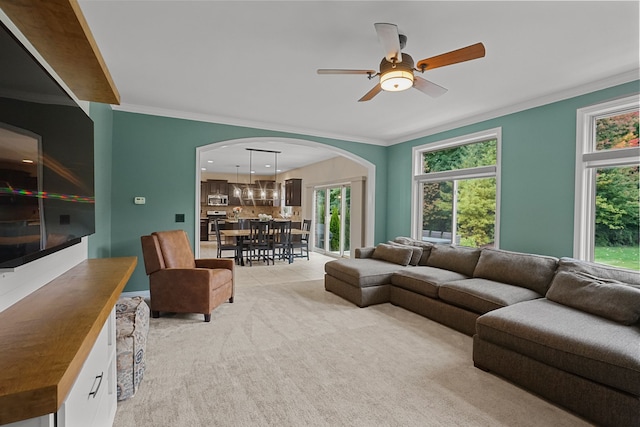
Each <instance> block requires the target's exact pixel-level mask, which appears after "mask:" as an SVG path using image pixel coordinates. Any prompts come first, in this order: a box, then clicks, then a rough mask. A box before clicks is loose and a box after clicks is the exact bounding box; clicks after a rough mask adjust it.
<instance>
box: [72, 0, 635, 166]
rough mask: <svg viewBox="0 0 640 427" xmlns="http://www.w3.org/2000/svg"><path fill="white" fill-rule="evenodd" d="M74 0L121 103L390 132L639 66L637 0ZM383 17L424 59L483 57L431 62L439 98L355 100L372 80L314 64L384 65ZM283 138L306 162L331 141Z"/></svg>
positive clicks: (397, 134)
mask: <svg viewBox="0 0 640 427" xmlns="http://www.w3.org/2000/svg"><path fill="white" fill-rule="evenodd" d="M79 3H80V6H81V8H82V11H83V13H84V14H85V17H86V19H87V22H88V24H89V27H90V28H91V31H92V32H93V35H94V37H95V39H96V42H97V44H98V47H99V49H100V51H101V53H102V55H103V57H104V59H105V61H106V64H107V67H108V68H109V70H110V72H111V74H112V77H113V79H114V81H115V84H116V86H117V88H118V90H119V92H120V94H121V99H122V105H121V106H120V107H118V108H120V109H123V110H126V111H136V112H144V113H151V114H159V115H167V116H172V117H183V118H190V119H195V120H204V121H213V122H217V123H228V124H234V125H240V126H250V127H257V128H262V129H272V130H280V131H287V132H294V133H302V134H308V135H316V136H324V137H334V138H339V139H344V140H351V141H357V142H366V143H372V144H380V145H390V144H393V143H397V142H401V141H406V140H409V139H413V138H416V137H419V136H424V135H427V134H430V133H434V132H436V131H440V130H444V129H448V128H451V127H455V126H459V125H462V124H466V123H471V122H474V121H478V120H481V119H485V118H489V117H494V116H497V115H499V114H505V113H508V112H511V111H516V110H518V109H523V108H528V107H531V106H535V105H540V104H542V103H546V102H552V101H555V100H557V99H562V98H565V97H569V96H575V95H578V94H581V93H586V92H589V91H592V90H596V89H600V88H603V87H607V86H611V85H614V84H619V83H624V82H627V81H631V80H634V79H637V78H638V70H639V53H638V52H639V50H640V46H639V33H638V22H639V7H638V5H639V3H638V2H637V1H627V2H610V1H603V2H596V1H587V2H578V1H570V2H553V1H535V2H521V1H511V2H481V1H471V2H460V1H447V2H442V1H441V2H430V1H411V2H402V1H368V2H367V1H351V2H349V1H282V2H275V1H253V2H249V1H114V0H80V1H79ZM375 22H390V23H395V24H397V25H398V26H399V27H400V29H401V30H402V31H403V32H404V33H405V34H406V35H407V37H408V42H407V46H406V47H405V49H404V52H406V53H409V54H411V55H412V56H413V58H414V60H415V61H416V62H417V61H418V60H420V59H423V58H427V57H431V56H434V55H437V54H440V53H444V52H448V51H451V50H454V49H458V48H461V47H464V46H468V45H471V44H474V43H476V42H482V43H484V45H485V48H486V57H485V58H482V59H477V60H473V61H469V62H464V63H460V64H456V65H451V66H447V67H443V68H438V69H435V70H432V71H427V72H426V73H425V75H424V76H423V77H425V78H427V79H429V80H431V81H433V82H435V83H437V84H439V85H441V86H444V87H446V88H448V89H449V91H448V92H447V93H446V94H445V95H443V96H441V97H439V98H430V97H428V96H426V95H424V94H422V93H421V92H419V91H417V90H414V89H410V90H407V91H405V92H399V93H388V92H383V93H380V94H379V95H378V96H377V97H375V98H374V99H373V100H372V101H369V102H362V103H360V102H357V100H358V99H359V98H360V97H362V95H364V94H365V93H366V92H367V91H368V90H369V89H370V88H371V87H373V86H374V85H375V84H376V81H375V80H373V81H369V80H368V79H367V77H366V76H362V75H323V76H320V75H317V74H316V69H318V68H355V69H377V68H378V64H379V62H380V60H381V58H382V57H383V56H384V55H383V51H382V48H381V47H380V45H379V44H378V40H377V36H376V32H375V30H374V26H373V24H374V23H375ZM231 148H233V147H230V148H227V149H226V150H231ZM235 148H236V150H235V151H236V154H233V152H232V151H224V152H223V151H220V150H218V151H217V152H216V153H215V157H217V158H218V159H226V164H225V166H224V167H226V168H227V171H233V172H235V165H236V164H238V162H241V161H242V163H240V164H241V165H244V166H245V168H246V167H247V161H248V159H247V153H246V151H245V150H244V148H245V147H240V146H236V147H235ZM256 148H260V147H256ZM284 148H285V149H286V151H287V152H290V153H291V154H292V157H299V155H302V157H305V158H306V159H307V160H305V161H307V162H308V163H309V162H315V161H318V160H319V159H322V155H324V156H325V157H324V158H327V157H331V156H333V155H335V154H331V153H326V152H325V153H321V152H322V150H315V151H314V152H308V150H310V148H309V147H307V146H285V147H284ZM307 152H308V153H307ZM305 153H307V154H306V156H305ZM294 154H295V156H294ZM236 155H237V156H238V157H235V156H236ZM203 157H205V156H203ZM282 166H283V169H284V163H283V165H282ZM298 166H300V165H298ZM219 167H220V168H223V165H219ZM216 170H218V169H216ZM284 170H286V169H284ZM220 171H223V170H222V169H220Z"/></svg>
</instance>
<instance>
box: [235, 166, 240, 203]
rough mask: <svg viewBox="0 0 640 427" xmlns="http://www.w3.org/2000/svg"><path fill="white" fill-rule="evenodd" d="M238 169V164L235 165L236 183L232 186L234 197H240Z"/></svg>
mask: <svg viewBox="0 0 640 427" xmlns="http://www.w3.org/2000/svg"><path fill="white" fill-rule="evenodd" d="M239 169H240V165H236V185H235V186H234V188H233V195H234V196H236V197H240V194H241V192H240V187H239V185H240V181H239V180H238V170H239Z"/></svg>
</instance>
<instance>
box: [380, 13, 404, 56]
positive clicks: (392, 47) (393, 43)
mask: <svg viewBox="0 0 640 427" xmlns="http://www.w3.org/2000/svg"><path fill="white" fill-rule="evenodd" d="M373 26H374V27H376V33H378V41H379V42H380V44H381V45H382V49H383V50H384V54H385V57H386V58H387V61H389V62H392V59H393V58H395V61H396V62H402V53H401V52H400V34H399V33H398V26H397V25H395V24H385V23H377V24H373Z"/></svg>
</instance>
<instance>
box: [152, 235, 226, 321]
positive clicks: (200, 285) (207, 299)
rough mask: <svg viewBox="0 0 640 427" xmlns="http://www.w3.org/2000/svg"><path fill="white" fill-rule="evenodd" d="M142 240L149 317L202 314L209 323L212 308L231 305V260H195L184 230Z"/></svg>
mask: <svg viewBox="0 0 640 427" xmlns="http://www.w3.org/2000/svg"><path fill="white" fill-rule="evenodd" d="M141 241H142V255H143V257H144V267H145V270H146V272H147V275H148V276H149V291H150V293H151V315H152V317H154V318H157V317H160V312H161V311H164V312H170V313H202V314H204V321H205V322H209V321H210V320H211V311H212V310H213V309H214V308H216V307H217V306H219V305H220V304H222V303H223V302H225V301H227V300H228V301H229V302H231V303H232V302H233V294H234V288H233V280H234V270H233V267H234V263H233V260H231V259H219V258H211V259H194V256H193V252H192V250H191V244H190V243H189V238H188V237H187V233H186V232H185V231H184V230H171V231H158V232H155V233H152V234H151V235H149V236H142V237H141Z"/></svg>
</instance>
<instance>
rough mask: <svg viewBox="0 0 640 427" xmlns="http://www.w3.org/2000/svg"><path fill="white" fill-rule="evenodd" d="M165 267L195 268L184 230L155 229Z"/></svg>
mask: <svg viewBox="0 0 640 427" xmlns="http://www.w3.org/2000/svg"><path fill="white" fill-rule="evenodd" d="M153 235H154V236H156V237H157V239H158V245H159V246H160V251H161V252H162V259H163V260H164V264H165V266H166V268H195V267H196V261H195V258H194V256H193V251H192V250H191V244H190V243H189V237H188V236H187V233H186V232H185V231H184V230H170V231H156V232H154V233H153Z"/></svg>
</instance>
